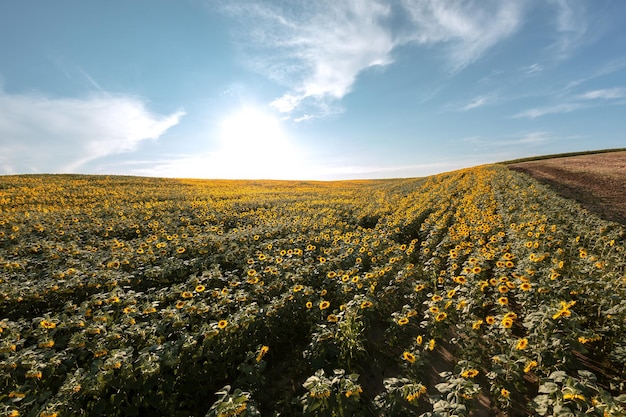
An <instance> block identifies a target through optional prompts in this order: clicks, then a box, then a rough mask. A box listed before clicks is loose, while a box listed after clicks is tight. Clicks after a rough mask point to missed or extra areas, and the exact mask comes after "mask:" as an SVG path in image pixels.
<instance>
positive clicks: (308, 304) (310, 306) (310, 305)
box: [305, 301, 313, 308]
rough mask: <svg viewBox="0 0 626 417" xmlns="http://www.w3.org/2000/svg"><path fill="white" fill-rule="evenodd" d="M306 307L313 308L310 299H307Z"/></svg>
mask: <svg viewBox="0 0 626 417" xmlns="http://www.w3.org/2000/svg"><path fill="white" fill-rule="evenodd" d="M305 307H306V308H312V307H313V303H312V302H310V301H307V302H306V304H305Z"/></svg>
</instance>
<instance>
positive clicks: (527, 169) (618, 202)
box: [508, 150, 626, 224]
mask: <svg viewBox="0 0 626 417" xmlns="http://www.w3.org/2000/svg"><path fill="white" fill-rule="evenodd" d="M508 167H509V168H511V169H514V170H516V171H521V172H524V173H527V174H529V175H532V176H533V177H535V178H536V179H538V180H539V181H541V182H543V183H545V184H548V185H549V186H550V187H552V188H553V189H554V190H555V191H556V192H558V193H559V194H560V195H562V196H564V197H566V198H571V199H574V200H576V201H577V202H579V203H580V204H581V205H582V206H583V207H585V208H586V209H588V210H589V211H591V212H593V213H595V214H597V215H599V216H600V217H602V218H604V219H607V220H612V221H616V222H620V223H622V224H626V151H623V150H622V151H616V152H602V153H593V154H589V153H586V154H581V155H572V156H559V157H555V158H549V159H543V158H542V159H536V160H530V161H524V162H517V163H513V164H510V165H508Z"/></svg>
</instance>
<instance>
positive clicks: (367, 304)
mask: <svg viewBox="0 0 626 417" xmlns="http://www.w3.org/2000/svg"><path fill="white" fill-rule="evenodd" d="M372 305H373V304H372V302H371V301H368V300H365V301H363V302H362V303H361V308H370V307H371V306H372Z"/></svg>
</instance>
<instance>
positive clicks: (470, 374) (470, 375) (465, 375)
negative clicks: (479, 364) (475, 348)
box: [461, 369, 478, 378]
mask: <svg viewBox="0 0 626 417" xmlns="http://www.w3.org/2000/svg"><path fill="white" fill-rule="evenodd" d="M476 375H478V369H468V370H466V371H463V372H462V373H461V376H462V377H463V378H474V377H475V376H476Z"/></svg>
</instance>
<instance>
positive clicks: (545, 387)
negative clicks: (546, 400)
mask: <svg viewBox="0 0 626 417" xmlns="http://www.w3.org/2000/svg"><path fill="white" fill-rule="evenodd" d="M558 390H559V386H558V385H557V384H555V383H554V382H545V383H543V384H541V385H540V386H539V392H540V393H542V394H552V393H555V392H557V391H558Z"/></svg>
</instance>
